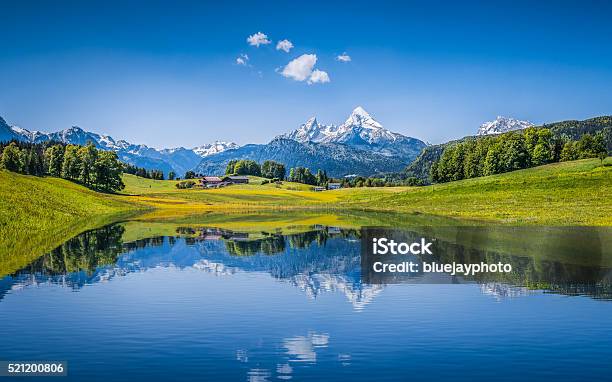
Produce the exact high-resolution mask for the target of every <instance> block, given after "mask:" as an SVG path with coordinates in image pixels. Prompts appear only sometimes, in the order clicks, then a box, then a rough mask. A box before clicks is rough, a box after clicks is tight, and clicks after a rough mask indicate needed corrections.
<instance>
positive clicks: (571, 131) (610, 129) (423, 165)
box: [405, 116, 612, 182]
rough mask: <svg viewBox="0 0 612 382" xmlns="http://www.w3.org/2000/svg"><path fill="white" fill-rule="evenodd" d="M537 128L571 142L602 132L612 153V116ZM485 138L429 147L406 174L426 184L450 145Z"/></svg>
mask: <svg viewBox="0 0 612 382" xmlns="http://www.w3.org/2000/svg"><path fill="white" fill-rule="evenodd" d="M537 128H547V129H550V131H551V132H552V133H553V136H554V137H555V138H566V139H571V140H578V139H580V137H581V136H583V135H584V134H591V135H593V134H596V133H598V132H602V134H603V135H604V138H605V140H606V145H607V148H608V154H609V153H612V116H602V117H595V118H590V119H586V120H584V121H575V120H571V121H561V122H553V123H548V124H544V125H542V126H537ZM481 138H483V137H482V136H467V137H464V138H461V139H457V140H453V141H449V142H446V143H441V144H437V145H431V146H427V147H425V148H424V149H423V151H421V153H420V154H419V155H418V156H417V157H416V159H415V160H414V161H412V163H410V164H409V165H408V167H406V170H405V172H406V174H407V175H408V176H415V177H417V178H419V179H422V180H424V181H426V182H429V180H430V179H429V174H430V169H431V165H432V164H433V163H434V162H435V161H437V160H438V159H440V156H442V152H443V151H444V149H445V148H446V147H447V146H449V145H454V144H457V143H460V142H465V141H469V140H477V139H481Z"/></svg>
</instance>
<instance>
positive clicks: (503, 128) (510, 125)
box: [478, 116, 535, 135]
mask: <svg viewBox="0 0 612 382" xmlns="http://www.w3.org/2000/svg"><path fill="white" fill-rule="evenodd" d="M533 126H535V125H534V124H533V123H531V122H529V121H521V120H518V119H514V118H509V117H502V116H498V117H497V118H495V120H494V121H489V122H485V123H483V124H482V125H480V128H479V129H478V135H490V134H502V133H506V132H508V131H512V130H521V129H526V128H528V127H533Z"/></svg>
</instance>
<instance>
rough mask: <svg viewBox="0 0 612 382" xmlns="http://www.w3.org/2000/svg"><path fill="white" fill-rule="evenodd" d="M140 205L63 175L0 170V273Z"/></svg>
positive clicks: (26, 262)
mask: <svg viewBox="0 0 612 382" xmlns="http://www.w3.org/2000/svg"><path fill="white" fill-rule="evenodd" d="M139 208H141V207H139V206H137V205H135V204H132V203H129V202H127V201H124V200H122V199H121V198H119V197H117V196H115V195H107V194H100V193H97V192H94V191H91V190H88V189H86V188H85V187H82V186H80V185H77V184H75V183H72V182H69V181H66V180H63V179H58V178H50V177H48V178H39V177H34V176H27V175H20V174H15V173H12V172H8V171H4V170H0V248H1V250H0V274H7V273H9V272H10V271H11V270H16V269H18V268H20V267H22V266H24V265H27V264H28V263H29V262H30V261H31V260H33V259H35V258H37V257H38V256H40V255H41V254H43V253H45V252H48V251H50V250H51V249H53V248H55V247H57V246H58V245H59V244H61V243H63V242H64V241H65V240H67V239H68V238H70V237H72V236H74V235H76V234H78V233H80V232H83V231H85V230H88V229H91V228H95V227H98V226H101V225H104V224H108V223H110V222H112V221H116V220H117V219H118V218H120V217H125V216H126V215H127V214H129V213H130V212H134V211H136V210H138V209H139Z"/></svg>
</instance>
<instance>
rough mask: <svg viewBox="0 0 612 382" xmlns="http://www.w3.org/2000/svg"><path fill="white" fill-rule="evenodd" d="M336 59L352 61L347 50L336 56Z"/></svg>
mask: <svg viewBox="0 0 612 382" xmlns="http://www.w3.org/2000/svg"><path fill="white" fill-rule="evenodd" d="M336 60H337V61H340V62H350V61H351V56H349V55H348V54H346V52H344V53H342V54H341V55H339V56H338V57H336Z"/></svg>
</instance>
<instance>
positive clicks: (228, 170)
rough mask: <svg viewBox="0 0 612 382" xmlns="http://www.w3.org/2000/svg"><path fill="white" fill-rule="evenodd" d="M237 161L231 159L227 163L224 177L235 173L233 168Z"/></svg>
mask: <svg viewBox="0 0 612 382" xmlns="http://www.w3.org/2000/svg"><path fill="white" fill-rule="evenodd" d="M237 162H238V160H236V159H232V160H230V161H229V162H227V166H225V175H232V174H234V173H235V171H234V168H235V167H236V163H237Z"/></svg>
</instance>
